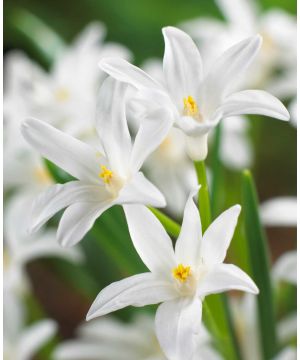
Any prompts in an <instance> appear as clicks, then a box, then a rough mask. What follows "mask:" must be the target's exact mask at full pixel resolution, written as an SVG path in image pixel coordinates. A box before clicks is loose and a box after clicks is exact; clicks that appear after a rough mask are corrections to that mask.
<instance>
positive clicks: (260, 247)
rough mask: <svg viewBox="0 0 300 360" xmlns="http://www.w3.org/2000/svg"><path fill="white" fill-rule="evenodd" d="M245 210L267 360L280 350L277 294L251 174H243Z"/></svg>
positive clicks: (261, 335)
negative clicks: (274, 297)
mask: <svg viewBox="0 0 300 360" xmlns="http://www.w3.org/2000/svg"><path fill="white" fill-rule="evenodd" d="M243 209H244V215H245V230H246V238H247V243H248V252H249V257H250V264H251V273H252V277H253V280H254V282H255V283H256V285H257V287H258V288H259V291H260V292H259V295H258V296H257V303H258V322H259V331H260V339H261V345H262V349H263V355H264V359H265V360H269V359H271V358H272V357H273V356H274V355H275V353H276V350H277V339H276V321H275V311H274V303H273V290H272V285H271V279H270V273H271V272H270V261H269V251H268V246H267V240H266V236H265V233H264V230H263V227H262V225H261V223H260V219H259V211H258V199H257V194H256V189H255V186H254V182H253V179H252V175H251V173H250V172H249V171H248V170H247V171H244V173H243Z"/></svg>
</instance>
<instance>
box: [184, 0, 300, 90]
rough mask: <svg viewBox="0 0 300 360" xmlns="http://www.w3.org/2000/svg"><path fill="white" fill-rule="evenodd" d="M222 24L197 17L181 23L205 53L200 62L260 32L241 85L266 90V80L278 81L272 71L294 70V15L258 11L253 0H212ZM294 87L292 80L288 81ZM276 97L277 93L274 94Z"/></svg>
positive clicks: (273, 10)
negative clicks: (255, 54)
mask: <svg viewBox="0 0 300 360" xmlns="http://www.w3.org/2000/svg"><path fill="white" fill-rule="evenodd" d="M215 2H216V4H217V5H218V7H219V9H220V10H221V12H222V14H223V16H224V17H225V20H226V22H224V21H221V20H218V19H213V18H203V17H202V18H199V19H194V20H191V21H187V22H185V23H184V24H182V28H183V29H184V30H186V31H187V32H188V33H189V34H190V35H191V36H192V37H193V38H194V39H195V40H196V43H197V44H198V45H199V47H200V49H201V51H203V53H204V54H205V57H204V63H205V65H207V66H210V64H211V60H212V59H214V58H215V57H216V56H219V55H220V54H221V53H222V52H223V51H224V50H225V49H226V48H227V47H229V46H232V45H233V44H234V43H235V42H237V41H240V40H242V39H244V38H246V37H248V36H252V35H254V34H257V33H260V34H261V35H262V37H263V40H264V43H263V46H262V49H261V52H260V53H259V56H258V57H257V60H256V62H255V64H254V66H253V68H252V71H250V72H249V76H246V78H245V79H244V82H246V83H247V84H248V85H249V84H250V86H255V87H256V86H259V87H263V88H264V89H267V88H268V84H269V82H270V81H273V79H274V78H278V77H279V78H280V77H281V75H277V74H276V70H278V69H280V70H282V71H283V72H285V70H287V69H290V68H291V67H292V68H294V69H295V68H296V34H297V25H296V18H295V16H293V15H291V14H289V13H287V12H285V11H284V10H282V9H279V8H278V9H276V8H273V9H271V10H269V11H264V12H262V11H260V9H259V6H258V5H259V4H258V1H255V0H216V1H215ZM290 80H291V82H292V83H294V84H295V78H294V79H292V78H291V79H290ZM274 94H275V95H276V96H278V95H277V93H276V92H275V93H274Z"/></svg>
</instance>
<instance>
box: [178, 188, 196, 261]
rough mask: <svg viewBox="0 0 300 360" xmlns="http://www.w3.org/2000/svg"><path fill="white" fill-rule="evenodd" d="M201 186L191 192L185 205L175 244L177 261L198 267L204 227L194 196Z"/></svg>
mask: <svg viewBox="0 0 300 360" xmlns="http://www.w3.org/2000/svg"><path fill="white" fill-rule="evenodd" d="M199 189H200V186H198V187H197V188H196V189H194V190H192V191H191V192H190V195H189V198H188V201H187V203H186V205H185V209H184V215H183V222H182V226H181V231H180V234H179V237H178V239H177V242H176V246H175V256H176V260H177V263H182V264H184V265H191V266H192V267H197V265H198V262H199V260H200V252H201V243H202V227H201V220H200V215H199V210H198V208H197V206H196V205H195V203H194V199H193V197H194V196H195V195H196V194H197V193H198V191H199Z"/></svg>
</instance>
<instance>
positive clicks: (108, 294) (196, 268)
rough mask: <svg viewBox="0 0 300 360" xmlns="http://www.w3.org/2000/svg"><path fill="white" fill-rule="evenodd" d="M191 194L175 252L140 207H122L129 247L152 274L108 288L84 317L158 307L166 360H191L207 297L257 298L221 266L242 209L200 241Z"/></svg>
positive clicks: (247, 282)
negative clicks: (235, 294)
mask: <svg viewBox="0 0 300 360" xmlns="http://www.w3.org/2000/svg"><path fill="white" fill-rule="evenodd" d="M195 194H196V191H192V192H191V194H190V196H189V199H188V201H187V204H186V208H185V211H184V218H183V224H182V228H181V232H180V235H179V237H178V240H177V242H176V246H175V251H174V249H173V245H172V241H171V239H170V237H169V236H168V234H167V232H166V230H165V229H164V227H163V226H162V225H161V223H160V222H159V221H158V220H157V218H156V217H155V216H154V215H153V214H152V213H151V211H150V210H148V209H147V208H146V207H143V206H139V205H127V206H125V207H124V208H125V214H126V219H127V224H128V228H129V232H130V235H131V238H132V241H133V244H134V246H135V249H136V250H137V252H138V254H139V255H140V257H141V259H142V260H143V262H144V264H145V265H146V266H147V267H148V269H149V270H150V272H146V273H143V274H138V275H135V276H132V277H129V278H127V279H124V280H121V281H118V282H115V283H113V284H111V285H109V286H107V287H106V288H105V289H103V290H102V291H101V292H100V293H99V295H98V296H97V298H96V300H95V301H94V303H93V304H92V306H91V308H90V310H89V312H88V314H87V320H91V319H93V318H95V317H97V316H102V315H105V314H108V313H110V312H113V311H116V310H118V309H121V308H124V307H126V306H129V305H133V306H145V305H149V304H156V303H162V304H161V305H160V306H159V308H158V310H157V312H156V319H155V323H156V335H157V338H158V340H159V342H160V345H161V347H162V349H163V350H164V352H165V354H166V356H167V357H168V358H170V359H174V360H175V359H187V360H188V359H191V358H192V356H193V355H194V352H195V347H196V338H197V334H198V332H199V331H200V326H201V318H202V300H203V299H204V297H205V296H206V295H209V294H214V293H220V292H224V291H227V290H232V289H237V290H242V291H248V292H252V293H254V294H257V293H258V289H257V287H256V285H255V284H254V283H253V281H252V280H251V279H250V278H249V276H248V275H247V274H246V273H244V272H243V271H242V270H241V269H239V268H238V267H236V266H235V265H231V264H224V263H223V261H224V259H225V256H226V252H227V248H228V246H229V244H230V241H231V238H232V236H233V232H234V229H235V226H236V224H237V219H238V215H239V213H240V206H239V205H236V206H233V207H232V208H230V209H228V210H227V211H225V212H224V213H223V214H221V215H220V216H219V217H218V218H217V219H216V220H215V221H214V222H213V223H212V224H211V225H210V227H209V228H208V229H207V230H206V232H205V234H204V235H203V239H202V229H201V221H200V218H199V212H198V209H197V207H196V205H195V204H194V201H193V196H194V195H195Z"/></svg>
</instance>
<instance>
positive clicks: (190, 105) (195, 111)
mask: <svg viewBox="0 0 300 360" xmlns="http://www.w3.org/2000/svg"><path fill="white" fill-rule="evenodd" d="M183 105H184V107H183V114H184V115H186V116H192V117H196V116H198V115H199V108H198V105H197V103H196V101H195V100H194V98H193V97H192V96H190V95H189V96H188V97H186V98H183Z"/></svg>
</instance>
